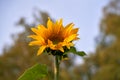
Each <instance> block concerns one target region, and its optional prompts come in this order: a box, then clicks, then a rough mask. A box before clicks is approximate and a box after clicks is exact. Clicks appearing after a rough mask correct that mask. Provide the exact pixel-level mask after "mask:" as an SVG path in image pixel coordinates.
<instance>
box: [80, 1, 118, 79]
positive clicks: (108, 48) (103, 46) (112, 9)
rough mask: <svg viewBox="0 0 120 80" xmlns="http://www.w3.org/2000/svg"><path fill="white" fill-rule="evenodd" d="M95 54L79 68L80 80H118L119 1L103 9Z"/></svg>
mask: <svg viewBox="0 0 120 80" xmlns="http://www.w3.org/2000/svg"><path fill="white" fill-rule="evenodd" d="M103 12H104V16H103V19H102V21H101V24H100V31H101V32H100V36H98V37H97V38H96V41H97V47H96V52H95V53H91V54H90V55H89V57H86V58H85V63H84V64H83V65H82V66H80V67H79V70H80V71H79V73H80V74H83V76H82V80H120V0H110V3H109V4H108V5H107V6H106V7H104V10H103Z"/></svg>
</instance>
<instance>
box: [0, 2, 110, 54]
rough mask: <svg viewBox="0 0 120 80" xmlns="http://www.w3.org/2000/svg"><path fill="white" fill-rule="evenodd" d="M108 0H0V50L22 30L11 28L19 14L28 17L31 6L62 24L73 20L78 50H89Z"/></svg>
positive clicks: (91, 49) (30, 15)
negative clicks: (78, 36) (77, 38)
mask: <svg viewBox="0 0 120 80" xmlns="http://www.w3.org/2000/svg"><path fill="white" fill-rule="evenodd" d="M108 1H109V0H0V38H1V39H0V53H1V50H2V48H3V45H5V44H11V43H12V40H11V38H10V35H11V34H16V33H18V32H20V31H22V29H21V28H18V27H15V22H17V21H18V20H19V19H20V18H21V17H25V18H26V19H27V20H28V21H31V20H32V18H31V17H32V13H33V11H34V10H33V9H34V8H38V9H40V10H42V11H47V12H48V13H49V14H50V16H51V17H52V18H54V19H60V18H63V20H64V24H67V23H70V22H73V23H74V24H75V27H79V28H80V31H79V34H80V38H81V39H80V41H79V42H77V43H76V44H77V45H76V46H77V48H78V50H84V51H85V52H87V53H89V52H93V51H94V49H95V42H94V38H95V37H96V36H97V35H98V34H99V24H100V19H101V18H102V8H103V7H104V6H105V5H106V4H107V3H108Z"/></svg>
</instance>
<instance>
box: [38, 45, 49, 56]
mask: <svg viewBox="0 0 120 80" xmlns="http://www.w3.org/2000/svg"><path fill="white" fill-rule="evenodd" d="M46 47H47V46H41V47H40V48H39V50H38V53H37V55H40V54H42V52H43V51H44V50H45V48H46Z"/></svg>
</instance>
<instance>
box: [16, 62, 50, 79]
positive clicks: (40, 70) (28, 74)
mask: <svg viewBox="0 0 120 80" xmlns="http://www.w3.org/2000/svg"><path fill="white" fill-rule="evenodd" d="M47 73H48V72H47V66H46V65H41V64H36V65H34V66H32V67H31V68H29V69H27V70H26V71H25V72H24V73H23V74H22V75H21V76H20V77H19V78H18V80H37V79H41V78H43V77H45V76H46V75H47Z"/></svg>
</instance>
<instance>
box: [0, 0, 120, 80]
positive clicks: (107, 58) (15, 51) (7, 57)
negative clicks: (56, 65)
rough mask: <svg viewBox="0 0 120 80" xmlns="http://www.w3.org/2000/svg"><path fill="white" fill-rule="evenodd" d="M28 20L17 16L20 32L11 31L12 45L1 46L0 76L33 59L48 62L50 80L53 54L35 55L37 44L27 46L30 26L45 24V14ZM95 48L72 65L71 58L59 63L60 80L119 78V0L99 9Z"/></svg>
mask: <svg viewBox="0 0 120 80" xmlns="http://www.w3.org/2000/svg"><path fill="white" fill-rule="evenodd" d="M39 16H40V17H39V18H38V17H36V16H35V15H34V16H33V17H34V18H35V21H34V22H33V23H32V24H28V23H26V20H25V18H21V19H20V20H19V21H18V23H17V26H18V25H19V26H21V27H24V32H22V33H20V34H18V35H14V36H13V40H14V45H12V46H11V47H10V48H6V47H5V48H4V50H3V54H2V55H1V56H0V80H16V79H17V78H18V77H19V76H20V75H21V74H22V73H23V72H24V71H25V70H26V69H27V68H29V67H31V66H32V65H34V64H36V63H41V64H46V65H47V66H48V73H49V75H48V77H49V79H48V77H46V78H43V79H42V80H53V58H52V56H48V55H47V54H42V55H40V56H36V53H37V52H36V51H37V49H38V48H37V47H30V46H28V42H29V41H30V39H28V38H26V36H27V35H29V34H31V33H32V32H31V30H30V28H31V27H33V26H35V25H36V24H38V23H41V24H44V25H45V24H46V21H47V19H48V16H49V14H48V13H46V12H39ZM96 44H97V45H96V51H95V52H94V53H90V55H87V56H86V57H85V58H84V63H83V64H81V65H78V66H74V65H73V64H74V63H73V62H74V61H73V60H74V58H75V56H72V57H70V60H68V61H64V62H63V63H61V70H60V78H61V79H60V80H120V0H111V1H110V3H109V4H108V5H106V6H105V7H104V9H103V18H102V20H101V24H100V34H99V35H98V36H97V37H96Z"/></svg>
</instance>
